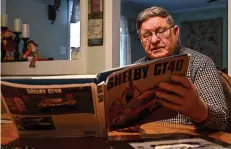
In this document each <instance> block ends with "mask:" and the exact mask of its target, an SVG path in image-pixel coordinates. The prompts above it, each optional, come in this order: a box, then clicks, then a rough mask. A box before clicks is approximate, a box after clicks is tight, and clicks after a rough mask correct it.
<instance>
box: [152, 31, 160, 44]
mask: <svg viewBox="0 0 231 149" xmlns="http://www.w3.org/2000/svg"><path fill="white" fill-rule="evenodd" d="M157 41H159V37H158V36H156V34H154V33H153V34H152V37H151V42H152V43H155V42H157Z"/></svg>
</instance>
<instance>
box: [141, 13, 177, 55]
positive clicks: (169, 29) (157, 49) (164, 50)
mask: <svg viewBox="0 0 231 149" xmlns="http://www.w3.org/2000/svg"><path fill="white" fill-rule="evenodd" d="M178 37H179V27H178V26H176V25H174V26H171V25H169V24H168V22H167V20H166V19H165V18H161V17H153V18H149V19H148V20H146V21H144V22H143V23H142V25H141V28H140V40H141V44H142V45H143V47H144V50H145V53H146V55H147V57H149V58H151V59H156V58H161V57H165V56H169V55H171V54H172V52H173V51H174V49H175V48H176V45H177V41H178Z"/></svg>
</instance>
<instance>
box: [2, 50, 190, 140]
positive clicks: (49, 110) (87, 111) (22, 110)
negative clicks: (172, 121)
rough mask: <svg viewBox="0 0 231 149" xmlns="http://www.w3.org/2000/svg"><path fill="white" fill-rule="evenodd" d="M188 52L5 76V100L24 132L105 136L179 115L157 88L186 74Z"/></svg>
mask: <svg viewBox="0 0 231 149" xmlns="http://www.w3.org/2000/svg"><path fill="white" fill-rule="evenodd" d="M189 58H190V56H189V55H187V54H184V55H178V56H170V57H166V58H161V59H158V60H152V61H149V62H146V63H143V64H132V65H128V66H126V67H121V68H115V69H112V70H108V71H104V72H101V73H99V74H97V75H91V76H89V75H88V76H87V75H82V76H49V77H46V76H43V77H2V81H1V93H2V99H3V100H2V101H3V104H4V105H5V106H6V107H7V110H8V112H10V114H11V117H12V119H13V122H14V124H15V126H16V128H17V130H18V133H19V135H20V136H22V137H24V136H30V137H41V136H43V137H44V136H47V137H65V136H79V137H86V136H95V137H106V136H107V134H108V132H110V131H113V130H121V129H122V130H126V129H127V128H131V127H136V126H140V125H142V124H145V123H148V122H153V121H158V120H162V119H167V118H171V117H174V116H176V114H177V113H176V112H173V111H170V110H168V109H166V108H164V107H162V106H161V105H160V104H159V102H158V98H157V97H156V95H155V92H156V91H157V90H158V85H159V83H160V82H162V81H170V80H171V79H170V76H171V75H183V76H186V74H187V70H188V64H189Z"/></svg>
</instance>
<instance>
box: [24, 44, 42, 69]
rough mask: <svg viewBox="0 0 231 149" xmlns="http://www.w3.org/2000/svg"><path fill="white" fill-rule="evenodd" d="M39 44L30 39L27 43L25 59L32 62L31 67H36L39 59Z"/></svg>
mask: <svg viewBox="0 0 231 149" xmlns="http://www.w3.org/2000/svg"><path fill="white" fill-rule="evenodd" d="M37 48H38V45H37V44H36V43H35V42H34V41H33V40H29V41H28V44H27V50H26V52H25V54H24V55H23V58H24V59H27V60H28V61H29V62H30V65H29V67H32V68H35V62H36V61H37V60H38V49H37Z"/></svg>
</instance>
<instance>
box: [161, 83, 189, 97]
mask: <svg viewBox="0 0 231 149" xmlns="http://www.w3.org/2000/svg"><path fill="white" fill-rule="evenodd" d="M159 87H160V89H162V90H165V91H168V92H172V93H175V94H176V95H178V96H181V97H184V93H185V92H186V91H185V88H184V87H182V86H180V85H177V84H172V83H166V82H161V83H160V85H159Z"/></svg>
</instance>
